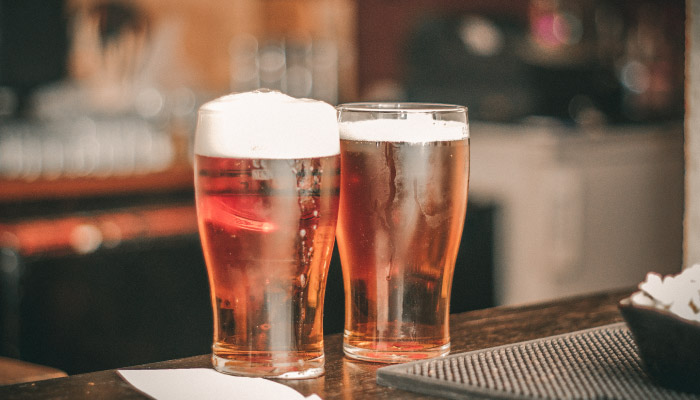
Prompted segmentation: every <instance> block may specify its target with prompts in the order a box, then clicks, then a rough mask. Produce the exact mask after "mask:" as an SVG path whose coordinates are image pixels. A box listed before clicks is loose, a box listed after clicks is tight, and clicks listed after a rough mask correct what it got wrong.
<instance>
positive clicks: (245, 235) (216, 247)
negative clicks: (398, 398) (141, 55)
mask: <svg viewBox="0 0 700 400" xmlns="http://www.w3.org/2000/svg"><path fill="white" fill-rule="evenodd" d="M339 167H340V156H339V143H338V125H337V120H336V111H335V109H334V108H333V107H332V106H330V105H328V104H326V103H322V102H317V101H312V100H299V99H293V98H291V97H288V96H286V95H283V94H281V93H279V92H270V91H256V92H250V93H242V94H235V95H229V96H225V97H222V98H219V99H217V100H214V101H212V102H210V103H207V104H205V105H204V106H202V107H201V108H200V110H199V114H198V121H197V130H196V135H195V192H196V203H197V216H198V221H199V231H200V237H201V241H202V248H203V250H204V257H205V261H206V265H207V272H208V275H209V285H210V289H211V301H212V306H213V311H214V343H213V355H212V361H213V365H214V368H215V369H216V370H218V371H220V372H224V373H230V374H235V375H243V376H261V377H276V378H286V379H298V378H309V377H314V376H319V375H321V374H323V371H324V369H323V366H324V354H323V299H324V294H325V286H326V276H327V271H328V265H329V262H330V258H331V254H332V249H333V244H334V240H335V227H336V220H337V215H338V190H339V184H340V172H339Z"/></svg>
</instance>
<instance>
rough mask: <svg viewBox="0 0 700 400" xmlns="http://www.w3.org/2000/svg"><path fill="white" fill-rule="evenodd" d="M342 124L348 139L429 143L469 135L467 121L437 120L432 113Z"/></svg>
mask: <svg viewBox="0 0 700 400" xmlns="http://www.w3.org/2000/svg"><path fill="white" fill-rule="evenodd" d="M339 127H340V138H341V139H345V140H359V141H378V142H409V143H427V142H438V141H448V140H462V139H465V138H468V137H469V125H468V124H467V123H465V122H459V121H441V120H435V119H433V118H432V115H431V114H425V113H414V112H408V113H406V114H405V115H404V116H403V118H402V119H371V120H362V121H353V122H341V123H340V124H339Z"/></svg>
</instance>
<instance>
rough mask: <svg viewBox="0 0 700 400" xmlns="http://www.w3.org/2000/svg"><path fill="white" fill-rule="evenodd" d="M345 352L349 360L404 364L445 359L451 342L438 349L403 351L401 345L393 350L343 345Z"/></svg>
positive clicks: (411, 348)
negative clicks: (437, 358) (439, 358)
mask: <svg viewBox="0 0 700 400" xmlns="http://www.w3.org/2000/svg"><path fill="white" fill-rule="evenodd" d="M343 352H344V353H345V355H346V356H347V357H349V358H352V359H355V360H360V361H370V362H378V363H392V364H398V363H404V362H409V361H416V360H424V359H426V358H435V357H444V356H446V355H448V354H449V353H450V342H447V343H446V344H444V345H442V346H438V347H429V348H421V349H420V350H416V348H415V344H413V345H411V346H410V348H406V349H401V345H400V344H398V345H396V346H392V349H391V350H377V349H372V348H363V347H356V346H352V345H349V344H347V343H345V342H344V343H343Z"/></svg>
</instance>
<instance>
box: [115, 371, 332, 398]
mask: <svg viewBox="0 0 700 400" xmlns="http://www.w3.org/2000/svg"><path fill="white" fill-rule="evenodd" d="M117 372H118V373H119V375H121V376H122V378H124V380H126V381H127V382H129V383H130V384H131V385H133V386H134V387H135V388H136V389H138V390H140V391H141V392H143V393H145V394H147V395H149V396H151V397H153V398H154V399H156V400H165V399H167V400H173V399H174V400H177V399H183V400H190V399H200V400H208V399H234V398H235V399H237V400H248V399H250V400H265V399H299V400H304V399H306V400H321V398H320V397H318V396H317V395H315V394H313V395H311V396H309V397H304V396H303V395H302V394H301V393H299V392H297V391H296V390H294V389H292V388H290V387H289V386H285V385H283V384H281V383H277V382H273V381H270V380H267V379H263V378H246V377H240V376H232V375H226V374H222V373H219V372H216V371H214V370H213V369H209V368H191V369H128V370H127V369H122V370H119V371H117Z"/></svg>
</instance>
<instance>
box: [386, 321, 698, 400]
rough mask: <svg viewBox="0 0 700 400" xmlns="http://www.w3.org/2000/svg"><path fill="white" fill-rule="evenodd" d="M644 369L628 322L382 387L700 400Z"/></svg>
mask: <svg viewBox="0 0 700 400" xmlns="http://www.w3.org/2000/svg"><path fill="white" fill-rule="evenodd" d="M642 368H643V367H642V362H641V360H640V358H639V355H638V353H637V346H636V345H635V343H634V341H633V339H632V334H631V333H630V331H629V330H628V329H627V326H626V325H625V323H624V322H621V323H616V324H611V325H605V326H601V327H598V328H593V329H588V330H584V331H577V332H572V333H567V334H564V335H557V336H550V337H546V338H542V339H537V340H531V341H527V342H521V343H515V344H509V345H505V346H499V347H493V348H489V349H484V350H477V351H471V352H467V353H460V354H453V355H450V356H447V357H444V358H437V359H430V360H422V361H414V362H410V363H406V364H398V365H391V366H388V367H383V368H380V369H378V370H377V383H378V384H380V385H384V386H390V387H394V388H398V389H404V390H408V391H412V392H418V393H424V394H429V395H434V396H440V397H446V398H452V399H620V400H622V399H630V400H631V399H634V400H637V399H696V400H697V399H700V396H697V395H692V394H687V393H682V392H676V391H672V390H669V389H665V388H663V387H660V386H657V385H655V384H654V383H653V382H652V381H651V380H650V378H649V377H648V376H647V375H646V373H645V372H644V370H643V369H642ZM698 379H700V377H698Z"/></svg>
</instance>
